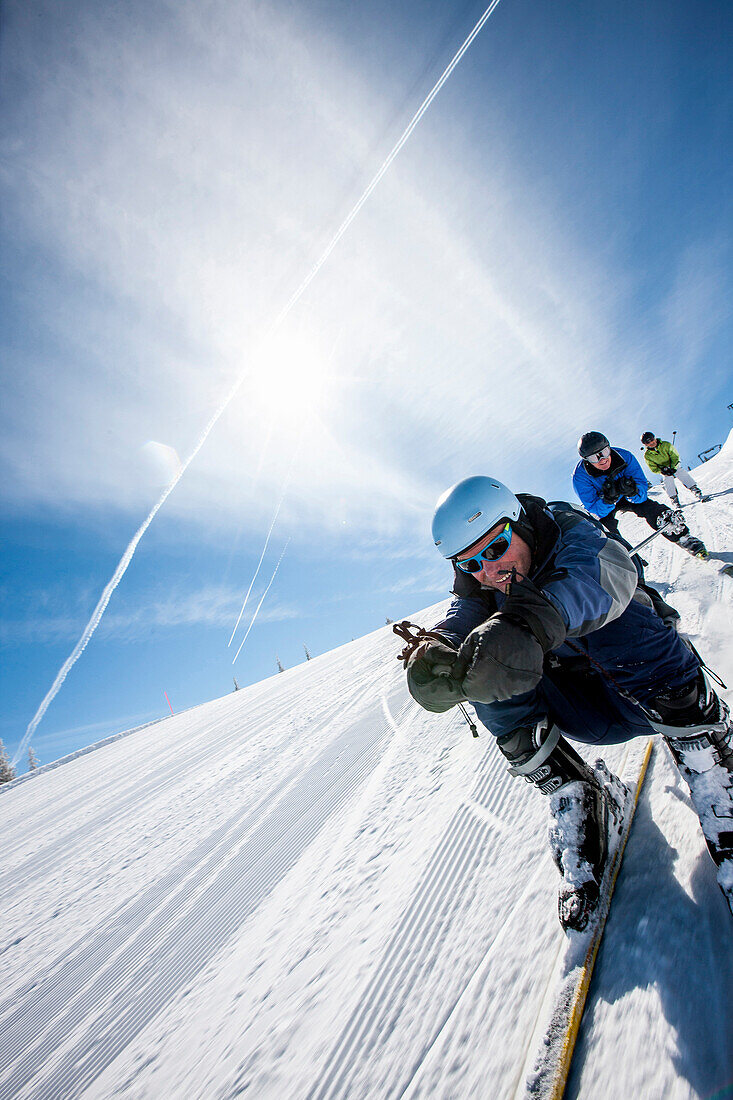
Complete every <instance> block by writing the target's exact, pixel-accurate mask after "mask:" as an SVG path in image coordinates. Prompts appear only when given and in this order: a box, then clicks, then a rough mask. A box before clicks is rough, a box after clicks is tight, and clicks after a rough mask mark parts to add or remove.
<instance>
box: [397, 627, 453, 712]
mask: <svg viewBox="0 0 733 1100" xmlns="http://www.w3.org/2000/svg"><path fill="white" fill-rule="evenodd" d="M457 656H458V650H456V649H454V648H453V646H451V645H448V644H447V643H446V642H438V641H429V642H423V643H422V645H419V646H418V647H417V649H415V650H414V651H413V653H412V654H411V656H410V658H409V660H408V662H407V690H408V691H409V692H410V695H411V696H412V698H413V699H414V700H415V702H416V703H419V704H420V706H421V707H423V708H424V709H425V710H429V711H431V712H432V713H433V714H442V713H443V711H446V710H450V708H451V707H452V706H455V704H456V703H464V702H466V698H467V697H466V695H464V693H463V689H462V687H461V684H460V682H459V680H458V679H456V678H455V676H454V674H453V666H454V663H455V661H456V658H457Z"/></svg>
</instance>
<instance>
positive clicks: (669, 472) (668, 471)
mask: <svg viewBox="0 0 733 1100" xmlns="http://www.w3.org/2000/svg"><path fill="white" fill-rule="evenodd" d="M659 472H660V474H665V475H666V476H667V477H674V467H672V466H660V467H659Z"/></svg>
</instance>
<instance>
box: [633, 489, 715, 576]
mask: <svg viewBox="0 0 733 1100" xmlns="http://www.w3.org/2000/svg"><path fill="white" fill-rule="evenodd" d="M705 499H706V498H705V497H703V500H702V501H699V500H692V501H690V502H689V503H688V504H683V505H682V506H681V507H680V508H678V509H676V511H681V510H682V508H689V507H690V506H691V505H692V504H701V503H703V501H704V500H705ZM707 499H709V498H707ZM673 527H674V519H671V520H669V521H668V522H667V523H663V524H662V526H661V527H658V528H657V530H656V531H652V533H651V535H647V537H646V538H645V539H642V540H641V542H639V543H637V544H636V546H634V547H632V548H631V550H630V551H629V553H630V554H632V555H633V554H638V552H639V551H640V550H643V549H644V547H645V546H648V545H649V543H650V542H652V540H653V539H655V538H656V537H657V535H663V534H664V532H665V531H669V530H670V529H672V528H673ZM673 545H674V546H679V548H680V550H684V551H685V553H686V554H689V555H690V557H691V558H696V559H697V561H700V562H702V563H703V564H704V565H709V566H710V567H711V568H713V569H714V570H715V572H716V573H717V574H718V575H719V576H721V577H733V564H730V563H727V562H726V563H724V564H723V565H720V566H719V565H718V564H717V562H716V560H715V558H714V556H713V555H712V554H710V552H709V551H708V552H707V553H706V554H705V555H700V554H696V553H695V552H694V551H693V550H688V549H687V547H686V546H682V544H681V543H679V542H675V543H673Z"/></svg>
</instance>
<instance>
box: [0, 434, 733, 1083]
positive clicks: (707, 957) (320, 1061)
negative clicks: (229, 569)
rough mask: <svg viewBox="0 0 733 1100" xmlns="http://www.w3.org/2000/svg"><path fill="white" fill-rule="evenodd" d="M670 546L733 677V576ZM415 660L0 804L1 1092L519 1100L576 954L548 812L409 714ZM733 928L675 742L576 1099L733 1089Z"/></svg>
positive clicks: (723, 462) (644, 807)
mask: <svg viewBox="0 0 733 1100" xmlns="http://www.w3.org/2000/svg"><path fill="white" fill-rule="evenodd" d="M732 475H733V447H732V446H731V444H730V442H729V443H728V444H727V445H726V447H725V448H724V449H723V451H721V453H720V454H719V455H717V456H716V457H715V458H713V459H711V461H710V462H708V463H706V464H705V465H704V466H703V467H701V468H700V469H699V471H696V477H697V479H698V481H699V483H700V485H701V486H702V487H703V488H704V489H705V491H706V492H712V493H713V494H714V497H713V499H712V500H711V501H710V502H709V503H707V504H702V505H697V504H694V505H691V506H690V508H689V509H688V510H687V516H688V517H689V523H690V526H691V528H692V530H693V533H695V534H699V535H700V536H701V537H702V538H703V539H704V540H705V542H706V543H707V545H708V547H709V548H710V549H711V551H712V552H713V554H714V555H715V556H716V557H717V559H718V561H719V562H723V561H733V553H732V552H731V550H730V549H728V548H729V547H733V537H732V534H733V509H732V508H731V505H732V504H733V498H732V497H731V490H730V489H729V486H731V485H732V484H733V476H732ZM656 492H657V491H656V490H655V493H656ZM659 492H660V499H664V498H663V497H661V491H659ZM682 495H683V496H684V495H685V490H682ZM622 529H623V531H624V533H626V534H627V536H628V537H631V538H636V537H637V536H638V537H639V538H641V537H643V536H644V534H645V533H646V531H647V528H646V527H645V525H644V524H643V523H641V522H640V521H637V520H636V519H635V518H634V517H624V518H623V519H622ZM647 557H648V559H649V562H650V566H649V570H648V573H649V576H650V578H651V579H653V580H655V581H657V582H658V584H659V587H660V589H661V590H662V592H663V593H664V594H665V596H666V597H667V598H668V599H670V600H671V602H672V603H673V604H675V606H677V607H678V609H679V610H680V611H681V613H682V617H683V626H684V629H685V630H686V631H687V632H688V633H689V634H690V636H691V637H692V639H693V641H695V643H696V644H698V646H699V648H700V649H701V651H702V654H703V656H704V657H705V658H706V660H707V661H708V663H709V664H710V665H711V666H712V667H713V668H714V669H715V670H716V671H717V672H718V673H719V674H720V675H721V676H722V678H723V679H724V680H726V682H731V681H732V679H733V645H731V641H730V631H729V622H730V616H731V609H732V605H733V581H731V580H730V579H728V578H723V577H720V576H719V575H717V574H716V572H715V570H714V567H713V566H712V565H708V566H706V565H704V564H702V563H700V562H698V561H694V560H693V559H691V558H690V556H689V555H687V554H685V553H684V552H683V551H681V550H679V549H677V548H674V547H671V546H669V545H668V544H664V543H663V542H662V540H661V539H656V540H655V541H654V542H653V543H652V544H651V545H650V546H649V547H648V548H647ZM437 614H438V609H437V608H432V609H427V610H425V611H424V612H421V613H420V614H419V615H417V616H416V619H417V620H418V621H419V622H421V623H423V624H424V625H428V624H430V623H431V622H432V621H434V620H435V618H436V617H437ZM399 648H400V643H399V641H398V640H397V639H396V638H395V637H394V635H393V634H392V632H391V630H390V629H389V628H388V627H385V628H383V629H382V630H379V631H377V632H375V633H374V634H371V635H369V636H368V637H366V638H362V639H359V640H358V641H355V642H353V643H351V644H349V645H347V646H344V647H342V648H341V649H338V650H335V651H333V652H331V653H328V654H325V655H323V656H322V657H319V658H315V659H313V660H311V661H308V662H306V663H304V664H303V665H302V666H300V667H298V668H294V669H290V670H288V671H287V672H285V673H284V674H282V675H276V676H274V677H272V678H271V679H269V680H266V681H264V682H263V683H261V684H257V685H255V686H253V687H251V688H248V689H245V690H241V691H238V692H235V693H232V694H231V695H229V696H227V697H225V698H223V699H220V700H217V701H215V702H213V703H209V704H206V705H203V706H200V707H197V708H195V709H194V710H191V711H189V712H187V713H185V714H181V715H176V716H174V717H171V718H169V719H166V720H164V721H162V722H158V723H157V724H155V725H153V726H148V727H145V728H142V729H138V730H135V731H132V732H129V733H127V734H126V736H124V737H119V738H117V739H108V740H107V741H106V742H104V743H103V744H102V745H100V746H99V747H97V748H96V749H95V751H93V752H87V753H85V754H76V755H75V756H74V757H73V758H71V759H68V760H67V761H65V762H63V764H62V766H58V767H55V768H50V767H49V768H44V769H41V770H39V772H37V773H34V774H33V775H32V776H31V777H30V779H29V780H28V781H26V782H22V783H20V782H15V783H13V784H10V785H8V786H7V787H6V788H5V789H3V790H0V821H1V822H2V825H1V828H2V836H3V866H2V875H1V876H0V879H1V880H0V891H1V896H2V900H3V905H2V910H3V919H2V925H1V929H2V938H1V940H0V977H1V979H2V981H1V986H0V988H1V989H2V994H1V996H0V1000H1V1002H2V1003H1V1004H0V1021H1V1023H0V1097H3V1098H4V1097H13V1098H16V1097H18V1098H20V1097H53V1098H54V1100H58V1098H62V1097H75V1098H76V1097H85V1098H86V1097H89V1098H91V1097H109V1096H122V1097H135V1098H142V1097H160V1096H165V1097H178V1096H181V1097H183V1096H185V1097H187V1098H192V1097H207V1098H208V1097H222V1098H224V1097H232V1096H235V1095H238V1094H240V1093H249V1094H251V1095H253V1096H256V1097H258V1100H259V1098H263V1097H277V1098H278V1100H282V1098H283V1097H287V1098H291V1097H302V1098H306V1097H307V1098H313V1100H315V1098H316V1097H318V1098H325V1097H337V1096H349V1097H369V1098H373V1097H388V1096H389V1097H392V1096H409V1097H431V1098H434V1097H468V1096H476V1097H485V1096H492V1097H493V1096H496V1097H514V1096H522V1095H523V1092H524V1074H525V1072H526V1067H527V1065H529V1064H531V1062H532V1058H533V1050H532V1049H531V1046H532V1037H533V1034H534V1028H535V1025H536V1022H537V1020H538V1017H539V1014H540V1012H541V1009H542V1004H543V999H544V998H545V995H546V993H547V990H548V982H549V981H550V979H551V977H552V975H553V973H554V971H555V967H556V965H557V962H558V959H559V957H560V956H561V954H562V951H563V947H564V940H563V937H562V933H561V931H560V928H559V924H558V922H557V917H556V901H555V890H556V886H557V881H556V880H557V872H556V871H555V868H554V866H553V864H552V860H551V858H550V853H549V848H548V846H547V842H546V837H545V833H546V828H547V816H546V815H547V803H546V800H545V799H543V798H542V797H541V796H540V795H539V794H538V793H537V792H536V791H534V790H532V789H531V788H529V787H528V786H527V785H526V784H524V783H522V782H521V781H519V780H514V779H512V778H511V777H510V776H509V775H508V774H507V772H506V768H505V764H504V762H503V760H502V759H501V758H500V756H499V754H498V753H497V752H496V751H495V749H494V748H493V746H492V743H491V738H490V736H489V735H488V734H486V733H484V732H483V731H482V736H481V737H480V738H479V739H478V740H475V739H474V738H473V737H471V734H470V732H469V730H468V728H467V726H466V725H465V723H464V722H463V720H462V719H461V718H460V715H459V714H457V713H455V714H449V715H444V716H435V715H429V714H427V713H425V712H423V711H421V710H420V708H419V707H417V706H416V705H415V704H414V703H413V702H412V700H411V699H410V698H409V696H408V695H407V693H406V690H405V684H404V673H403V671H402V668H401V665H400V664H399V663H398V662H397V661H396V660H395V654H396V653H397V651H398V650H399ZM723 694H725V695H726V696H727V698H728V699H729V700H730V697H731V693H730V692H729V691H726V692H724V693H723ZM624 751H625V746H615V747H614V748H613V749H610V750H608V751H607V752H605V753H604V756H605V759H606V760H607V762H608V763H609V765H610V766H611V767H614V766H618V765H619V763H620V761H621V760H622V756H623V753H624ZM732 931H733V924H732V922H731V917H730V914H729V912H728V909H727V907H726V905H725V902H724V900H723V898H722V896H721V895H720V893H719V891H718V888H717V886H716V881H715V871H714V867H713V864H712V862H711V860H710V859H709V856H708V855H707V852H706V850H705V847H704V843H703V840H702V836H701V833H700V829H699V825H698V823H697V819H696V816H695V814H694V811H693V810H692V808H691V804H690V800H689V796H688V793H687V789H686V787H685V786H684V784H683V783H682V781H681V780H680V779H679V777H678V776H677V773H676V771H675V769H674V767H673V765H672V763H671V760H670V757H669V755H668V753H667V752H666V750H665V749H664V747H663V746H662V745H661V744H657V746H656V748H655V752H654V754H653V756H652V761H651V764H650V769H649V773H648V776H647V780H646V784H645V786H644V789H643V791H642V796H641V799H640V803H639V807H638V810H637V816H636V819H635V822H634V825H633V828H632V832H631V837H630V840H629V843H628V846H627V849H626V856H625V860H624V865H623V867H622V870H621V874H620V877H619V881H618V884H617V888H616V895H615V898H614V902H613V906H612V909H611V914H610V917H609V920H608V924H607V926H606V932H605V937H604V941H603V944H602V946H601V950H600V953H599V957H598V962H597V964H596V972H595V975H594V978H593V983H592V986H591V992H590V995H589V999H588V1003H587V1007H586V1012H585V1017H584V1021H583V1025H582V1027H581V1032H580V1038H579V1043H578V1047H577V1051H576V1056H575V1059H574V1062H573V1068H572V1071H571V1077H570V1082H569V1088H568V1093H567V1095H568V1096H575V1097H587V1096H596V1095H603V1096H605V1097H609V1098H615V1097H618V1098H622V1097H623V1098H627V1097H629V1096H635V1095H636V1096H664V1097H665V1098H677V1097H679V1098H682V1097H685V1098H687V1097H704V1096H710V1095H712V1094H713V1093H716V1092H718V1091H719V1090H722V1089H724V1088H725V1087H726V1086H730V1083H731V1081H732V1080H733V1038H731V1029H730V1027H729V1026H728V1020H729V1019H730V1016H731V1008H733V952H732V951H731V946H732V941H731V938H730V936H731V932H732Z"/></svg>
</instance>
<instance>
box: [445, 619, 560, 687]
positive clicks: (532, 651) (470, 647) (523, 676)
mask: <svg viewBox="0 0 733 1100" xmlns="http://www.w3.org/2000/svg"><path fill="white" fill-rule="evenodd" d="M543 659H544V651H543V649H542V646H541V645H540V643H539V642H538V641H537V639H536V638H535V636H534V634H533V633H532V631H531V630H530V629H529V627H528V626H526V625H525V624H524V623H521V622H520V621H519V620H516V619H510V618H506V617H505V616H504V613H503V612H502V611H497V612H496V614H495V615H492V616H491V618H490V619H488V620H487V621H486V622H485V623H482V624H481V626H477V627H476V629H475V630H472V631H471V633H470V634H469V635H468V637H467V638H466V640H465V642H464V643H463V645H462V646H461V648H460V650H459V651H458V660H457V661H456V664H455V665H454V669H453V675H454V676H457V677H459V678H460V676H461V673H462V672H463V670H464V669H465V674H464V675H463V690H464V692H465V693H466V697H467V698H468V699H470V700H471V701H472V702H475V703H494V702H499V701H501V700H504V699H511V698H512V696H514V695H520V694H521V693H522V692H525V691H531V689H532V688H534V687H536V686H537V684H538V683H539V682H540V680H541V679H542V663H543Z"/></svg>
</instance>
